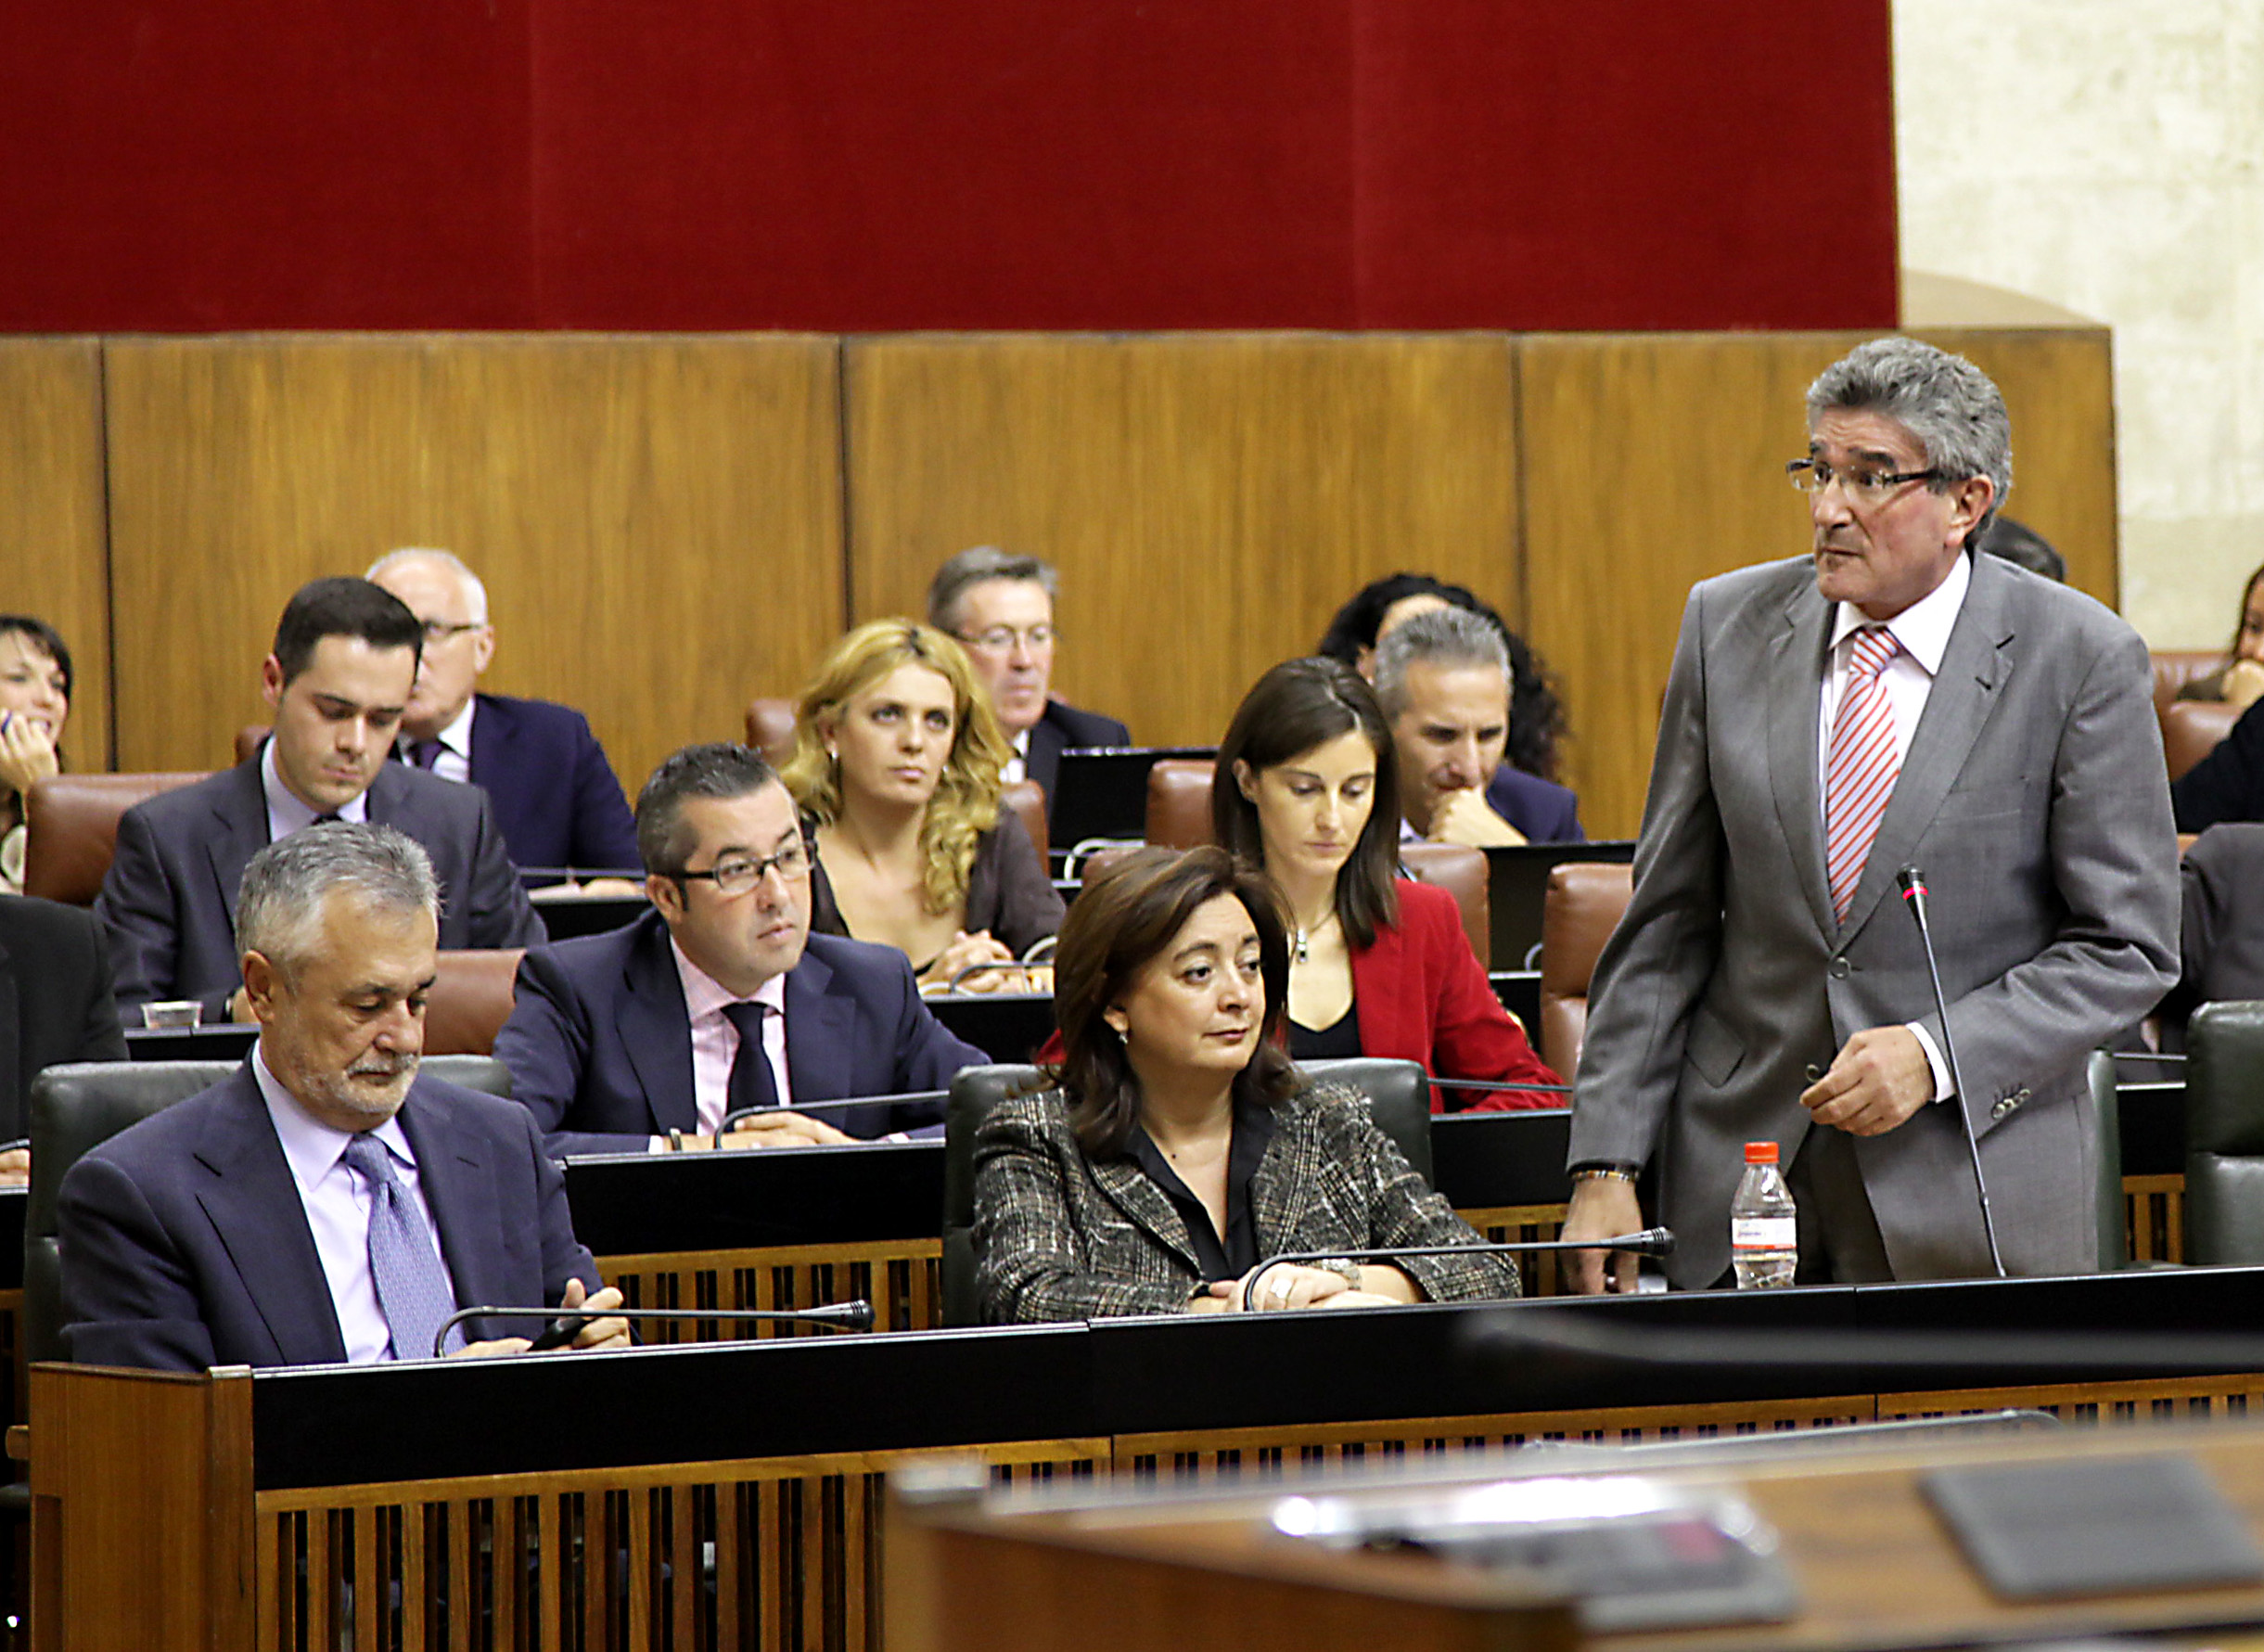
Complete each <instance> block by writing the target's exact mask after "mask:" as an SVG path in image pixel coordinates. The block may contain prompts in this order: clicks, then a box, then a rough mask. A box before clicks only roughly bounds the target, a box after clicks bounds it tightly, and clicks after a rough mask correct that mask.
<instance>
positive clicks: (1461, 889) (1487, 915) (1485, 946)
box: [1400, 843, 1493, 969]
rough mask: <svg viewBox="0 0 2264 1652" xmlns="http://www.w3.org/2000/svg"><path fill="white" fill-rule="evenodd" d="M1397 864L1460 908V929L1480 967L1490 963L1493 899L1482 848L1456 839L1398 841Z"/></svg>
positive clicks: (1491, 960) (1491, 955) (1491, 963)
mask: <svg viewBox="0 0 2264 1652" xmlns="http://www.w3.org/2000/svg"><path fill="white" fill-rule="evenodd" d="M1400 864H1401V865H1402V866H1404V867H1405V868H1406V869H1407V870H1408V871H1410V872H1412V873H1413V874H1414V876H1415V880H1416V881H1417V882H1418V883H1430V884H1436V885H1438V886H1439V888H1440V889H1442V890H1446V892H1447V893H1448V894H1450V895H1452V896H1453V897H1454V904H1455V905H1457V906H1459V907H1461V908H1462V932H1463V933H1464V934H1465V935H1467V936H1468V937H1469V938H1470V950H1471V951H1472V952H1474V953H1476V954H1477V961H1478V964H1479V966H1480V967H1482V968H1486V969H1491V968H1492V967H1493V899H1492V896H1491V895H1490V893H1489V892H1488V890H1489V889H1490V884H1489V882H1488V878H1489V877H1490V871H1489V869H1488V866H1487V864H1486V852H1485V851H1484V850H1482V849H1471V848H1468V847H1467V846H1465V845H1464V844H1460V843H1402V844H1401V845H1400Z"/></svg>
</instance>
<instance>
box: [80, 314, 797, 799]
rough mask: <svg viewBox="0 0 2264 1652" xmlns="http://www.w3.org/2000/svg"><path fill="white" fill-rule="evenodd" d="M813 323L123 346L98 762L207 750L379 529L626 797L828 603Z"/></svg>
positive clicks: (508, 678)
mask: <svg viewBox="0 0 2264 1652" xmlns="http://www.w3.org/2000/svg"><path fill="white" fill-rule="evenodd" d="M836 362H837V352H836V348H835V345H834V343H833V341H832V340H830V339H809V338H795V337H768V338H751V337H749V338H727V337H717V338H597V337H560V336H521V337H487V336H480V335H457V336H431V337H420V336H401V335H382V334H371V335H361V336H353V337H289V338H280V337H244V338H232V339H170V340H158V339H136V340H128V341H122V342H119V343H117V344H114V345H113V346H112V347H111V350H110V353H109V402H110V442H111V479H112V491H113V497H114V500H115V517H114V526H113V534H114V545H113V553H114V562H115V567H116V570H117V598H118V614H119V625H120V633H121V635H122V636H127V637H134V638H152V639H154V638H160V637H162V638H166V639H170V641H169V643H168V645H167V646H164V647H136V648H134V650H133V652H132V653H131V655H130V656H129V655H127V654H126V652H125V651H124V650H122V661H123V662H124V663H122V670H121V676H122V684H121V690H120V698H119V704H120V710H121V716H120V742H119V749H120V758H121V762H122V766H125V767H129V768H165V767H182V766H187V767H199V766H218V765H221V764H224V763H225V762H228V761H229V738H230V736H231V735H232V733H233V731H234V730H235V729H236V728H237V725H238V724H242V723H245V722H247V721H251V720H255V719H263V717H264V714H265V707H264V705H263V704H262V701H261V699H260V697H259V670H258V668H259V662H260V660H261V659H262V656H263V655H264V654H265V652H266V649H267V645H268V643H269V640H270V639H271V637H272V635H273V631H274V626H275V617H276V615H277V613H278V612H279V611H280V610H281V608H282V605H283V603H284V601H285V600H286V599H287V598H288V596H289V595H290V593H291V592H292V591H293V590H294V589H295V588H296V587H297V586H298V585H299V584H300V583H301V582H303V581H305V580H308V579H311V578H313V577H315V576H317V575H320V574H326V573H358V572H360V571H361V570H362V569H364V568H365V567H366V566H367V565H368V564H369V562H370V561H371V560H372V559H373V558H374V557H377V555H379V554H380V553H382V552H384V551H386V550H388V549H390V548H391V547H393V546H396V545H402V544H436V545H444V546H446V547H448V548H449V549H452V550H454V551H455V552H456V553H457V554H458V555H460V556H462V557H465V558H466V559H467V561H468V562H470V563H471V564H472V566H473V567H474V568H476V569H477V570H480V573H481V575H482V576H483V578H484V579H485V580H486V582H487V585H488V591H489V595H490V600H491V604H492V613H493V617H494V620H495V623H496V627H497V631H498V633H499V636H500V644H499V647H498V650H497V655H496V661H495V664H494V665H493V667H492V669H491V670H490V671H489V672H488V674H487V677H486V678H485V679H484V681H485V683H486V685H488V686H490V687H492V688H495V689H497V690H500V691H502V692H505V693H518V694H531V695H536V696H540V697H542V698H552V699H559V700H564V701H567V702H569V703H570V704H573V705H576V706H579V707H580V708H582V710H583V711H586V712H588V713H589V716H590V719H591V721H592V723H593V724H595V726H596V729H597V731H598V735H599V736H600V738H602V739H603V740H604V741H605V743H606V747H607V749H608V753H609V754H610V756H611V757H612V759H613V762H614V766H615V768H616V770H617V771H618V772H619V774H620V777H621V780H622V783H623V784H624V786H626V787H627V788H629V790H630V791H631V792H632V793H633V792H634V791H635V789H636V788H637V786H638V784H639V783H640V781H641V780H642V778H643V776H644V775H646V773H647V772H648V771H649V770H650V768H651V766H652V765H653V764H654V763H655V762H658V761H659V759H660V758H661V757H662V756H664V755H666V753H667V752H668V751H669V750H671V749H673V748H674V747H675V746H677V745H679V744H681V743H683V742H684V741H685V740H690V739H698V738H723V737H736V736H737V734H738V731H739V728H740V726H741V718H742V716H743V714H744V712H745V710H746V705H747V699H748V695H749V694H750V693H751V692H752V691H753V690H754V689H755V688H756V687H757V686H759V685H769V684H774V683H776V682H778V681H779V680H781V679H787V680H791V679H793V678H795V677H798V676H799V674H800V673H801V672H803V671H805V670H807V669H808V667H809V665H810V663H811V661H812V660H813V659H814V658H815V656H816V654H817V652H818V650H820V649H821V648H822V647H824V646H825V642H826V641H827V640H828V639H829V638H830V637H831V636H832V635H833V634H835V632H836V631H837V630H838V626H839V622H840V620H841V595H840V594H841V579H840V556H841V548H840V539H839V515H840V480H839V456H838V455H839V443H838V435H837V431H838V404H837V392H838V387H837V381H836Z"/></svg>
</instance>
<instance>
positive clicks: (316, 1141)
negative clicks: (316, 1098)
mask: <svg viewBox="0 0 2264 1652" xmlns="http://www.w3.org/2000/svg"><path fill="white" fill-rule="evenodd" d="M251 1078H252V1082H254V1083H256V1084H258V1085H259V1087H260V1098H261V1099H262V1101H264V1102H266V1103H267V1116H268V1118H270V1119H271V1120H273V1121H275V1139H276V1140H278V1141H280V1142H281V1143H282V1144H283V1157H284V1159H286V1160H287V1161H288V1163H289V1165H290V1167H291V1180H293V1181H294V1182H296V1183H298V1184H299V1191H300V1192H301V1194H306V1193H311V1192H313V1189H314V1185H315V1184H316V1183H318V1182H320V1181H321V1180H322V1179H323V1178H324V1177H325V1176H326V1175H328V1174H329V1173H330V1172H331V1171H332V1170H334V1169H335V1168H337V1165H338V1161H339V1158H340V1156H341V1155H343V1154H344V1153H345V1151H346V1144H347V1143H348V1142H350V1141H352V1140H353V1137H354V1133H353V1132H352V1131H350V1130H336V1129H333V1128H332V1127H331V1126H329V1125H327V1124H325V1123H324V1122H323V1121H321V1120H320V1119H317V1118H316V1117H315V1116H314V1115H313V1114H312V1113H310V1112H308V1111H307V1109H306V1108H305V1106H304V1105H303V1104H302V1103H301V1101H300V1099H299V1098H298V1097H297V1096H296V1095H292V1094H291V1093H290V1092H289V1091H288V1090H287V1089H285V1088H284V1087H283V1081H282V1080H281V1079H278V1078H277V1077H275V1070H274V1069H272V1068H270V1067H269V1066H268V1065H267V1046H266V1044H263V1043H262V1044H253V1045H252V1046H251ZM369 1133H370V1134H372V1135H374V1136H376V1137H377V1139H378V1140H379V1141H381V1142H383V1143H384V1144H385V1145H386V1146H387V1147H388V1148H389V1149H390V1151H391V1152H392V1155H393V1157H394V1158H395V1159H399V1160H400V1161H401V1162H402V1163H403V1164H405V1165H407V1166H409V1167H410V1168H411V1169H412V1170H414V1169H415V1168H416V1153H415V1152H413V1151H412V1150H411V1149H410V1146H409V1136H408V1133H407V1132H406V1131H404V1130H403V1129H402V1128H401V1115H400V1114H398V1113H396V1114H394V1115H393V1117H391V1118H390V1119H388V1120H387V1121H385V1122H384V1123H382V1124H380V1125H378V1126H377V1128H376V1129H375V1130H373V1131H371V1132H369Z"/></svg>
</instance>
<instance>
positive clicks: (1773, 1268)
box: [1730, 1142, 1800, 1290]
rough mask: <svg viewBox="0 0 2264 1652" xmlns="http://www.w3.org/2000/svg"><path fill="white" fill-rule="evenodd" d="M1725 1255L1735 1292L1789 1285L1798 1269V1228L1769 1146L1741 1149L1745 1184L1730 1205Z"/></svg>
mask: <svg viewBox="0 0 2264 1652" xmlns="http://www.w3.org/2000/svg"><path fill="white" fill-rule="evenodd" d="M1730 1250H1731V1255H1732V1258H1733V1262H1734V1265H1735V1267H1736V1269H1737V1288H1738V1289H1739V1290H1763V1289H1769V1288H1772V1287H1776V1286H1780V1285H1790V1284H1791V1283H1792V1276H1793V1274H1794V1271H1795V1270H1796V1269H1797V1268H1798V1267H1799V1265H1800V1237H1799V1227H1798V1224H1797V1222H1796V1221H1795V1219H1794V1215H1793V1202H1792V1194H1791V1193H1790V1192H1789V1191H1788V1190H1787V1189H1786V1188H1785V1186H1784V1174H1783V1172H1780V1171H1779V1170H1778V1169H1777V1145H1776V1144H1775V1143H1774V1142H1747V1143H1746V1174H1745V1179H1744V1180H1743V1181H1741V1182H1739V1183H1738V1184H1737V1197H1735V1198H1733V1199H1732V1200H1731V1201H1730Z"/></svg>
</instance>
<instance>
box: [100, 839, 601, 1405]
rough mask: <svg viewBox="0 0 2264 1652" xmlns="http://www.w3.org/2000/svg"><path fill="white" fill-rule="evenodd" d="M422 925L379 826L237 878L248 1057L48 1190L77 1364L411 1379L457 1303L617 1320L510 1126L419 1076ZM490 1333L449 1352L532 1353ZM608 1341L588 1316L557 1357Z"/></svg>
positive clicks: (427, 935) (302, 845)
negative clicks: (344, 1369)
mask: <svg viewBox="0 0 2264 1652" xmlns="http://www.w3.org/2000/svg"><path fill="white" fill-rule="evenodd" d="M439 907H440V891H439V886H438V884H437V882H436V881H435V879H434V877H433V873H432V863H431V862H430V860H429V859H428V857H427V856H426V854H425V852H424V851H423V850H422V849H421V848H419V847H418V846H417V844H416V842H415V841H414V840H412V839H409V838H408V837H406V836H404V835H403V834H402V833H401V832H398V831H396V830H394V829H393V828H392V827H390V826H354V825H348V824H344V823H339V824H333V825H325V826H313V827H311V828H309V829H308V830H305V831H301V832H294V833H293V834H291V835H290V836H289V837H288V838H285V839H282V840H281V841H279V842H276V843H272V844H270V845H268V846H267V847H266V848H265V849H263V850H262V851H261V852H259V853H258V854H256V855H254V856H253V857H252V859H251V862H250V864H249V865H248V866H246V867H245V869H244V877H243V882H242V886H241V889H240V890H239V892H238V894H237V912H236V923H237V953H238V954H239V957H240V960H241V967H242V971H243V982H244V994H245V997H246V999H247V1000H248V1001H249V1005H250V1010H251V1014H252V1017H253V1018H254V1019H256V1020H257V1021H258V1022H259V1025H260V1038H259V1042H258V1043H257V1044H254V1045H253V1046H252V1050H251V1054H250V1055H249V1057H247V1058H246V1059H245V1061H244V1064H243V1066H242V1067H241V1068H239V1069H237V1071H236V1072H235V1073H234V1074H232V1075H231V1076H230V1077H229V1078H227V1079H226V1080H224V1082H221V1083H218V1084H215V1085H214V1086H213V1087H212V1088H211V1089H210V1090H206V1091H204V1092H202V1093H201V1094H200V1095H193V1096H191V1097H189V1099H187V1100H186V1101H184V1102H181V1103H178V1104H177V1105H175V1106H173V1107H171V1108H166V1109H165V1110H164V1111H163V1112H161V1113H159V1114H157V1115H155V1116H154V1117H152V1118H149V1119H146V1120H144V1121H142V1122H141V1123H139V1124H136V1125H134V1127H133V1128H132V1129H130V1130H127V1131H124V1132H122V1133H120V1134H118V1135H116V1136H114V1137H112V1138H111V1139H110V1140H109V1141H108V1142H106V1143H104V1144H103V1145H102V1146H98V1147H96V1148H95V1149H94V1150H93V1151H92V1152H90V1153H88V1154H87V1156H86V1157H85V1158H84V1159H81V1160H80V1161H79V1162H78V1163H77V1164H75V1165H73V1166H72V1167H71V1169H70V1173H69V1174H68V1175H66V1176H65V1177H64V1178H63V1186H62V1193H61V1200H60V1212H59V1220H60V1232H61V1241H62V1253H63V1309H64V1320H65V1327H64V1333H63V1335H64V1339H65V1343H66V1345H67V1347H68V1348H69V1349H70V1357H71V1358H72V1359H74V1360H78V1361H81V1362H83V1363H87V1364H103V1365H140V1366H149V1367H154V1368H157V1369H160V1370H180V1371H198V1370H202V1369H204V1368H205V1367H207V1366H209V1365H304V1364H335V1363H338V1362H352V1363H355V1364H368V1363H374V1362H377V1361H382V1360H409V1359H420V1358H426V1357H429V1356H430V1354H431V1352H432V1349H433V1342H434V1338H436V1336H438V1334H439V1333H440V1330H441V1325H443V1324H444V1323H445V1322H446V1321H447V1319H448V1317H449V1316H450V1315H451V1314H453V1313H455V1312H456V1309H457V1307H458V1306H459V1304H462V1305H469V1304H472V1303H476V1302H478V1303H486V1302H493V1303H504V1304H511V1305H518V1304H529V1305H531V1304H535V1303H543V1304H547V1305H549V1306H552V1307H556V1308H562V1309H573V1308H580V1309H583V1310H584V1311H591V1310H595V1311H596V1312H599V1313H603V1312H604V1311H606V1310H608V1309H612V1308H616V1307H619V1306H620V1292H619V1291H618V1290H615V1289H612V1288H610V1287H608V1288H607V1289H604V1290H599V1289H597V1284H598V1279H597V1270H596V1267H595V1264H594V1263H593V1262H592V1261H591V1259H590V1253H589V1252H588V1251H587V1250H586V1249H583V1248H582V1246H581V1245H579V1244H578V1243H576V1242H575V1239H574V1232H573V1225H572V1223H571V1221H570V1219H569V1214H568V1211H567V1208H566V1191H565V1185H564V1184H563V1183H562V1182H561V1180H560V1178H559V1175H558V1172H557V1170H556V1167H555V1166H553V1165H552V1163H551V1162H550V1159H548V1157H547V1156H545V1155H544V1151H543V1144H542V1140H541V1138H540V1137H539V1136H538V1135H537V1134H536V1133H535V1130H534V1126H533V1122H532V1121H531V1119H530V1117H529V1116H528V1113H527V1109H526V1108H522V1107H520V1106H518V1104H517V1103H515V1102H510V1101H505V1100H502V1099H500V1098H498V1097H496V1096H492V1095H480V1094H478V1093H477V1092H474V1091H470V1090H465V1089H461V1088H459V1087H458V1086H456V1085H454V1084H449V1083H444V1082H441V1081H440V1080H438V1079H434V1078H428V1077H422V1076H420V1075H419V1074H418V1072H417V1062H418V1057H420V1055H421V1054H422V1052H423V1049H424V1041H425V999H426V994H427V993H428V992H430V990H431V987H432V980H433V970H434V951H435V946H434V943H435V937H436V935H437V933H438V922H439ZM592 1293H595V1294H592ZM497 1328H498V1327H491V1326H490V1325H487V1324H485V1323H484V1322H482V1321H480V1320H472V1321H469V1322H467V1325H463V1326H459V1327H457V1328H456V1329H454V1330H453V1331H451V1332H450V1333H449V1342H448V1349H449V1351H450V1352H452V1353H508V1352H515V1351H518V1350H520V1349H523V1348H525V1347H526V1346H527V1341H526V1339H525V1338H523V1337H505V1338H500V1339H496V1340H483V1338H491V1337H493V1336H495V1333H496V1330H497ZM511 1328H513V1329H522V1328H523V1329H534V1328H537V1327H536V1326H533V1325H516V1324H515V1325H513V1326H512V1327H511ZM628 1340H629V1331H628V1326H627V1325H626V1324H625V1323H624V1322H623V1321H621V1320H620V1319H616V1318H599V1319H594V1320H592V1321H591V1322H590V1323H588V1324H586V1325H583V1326H582V1330H581V1333H580V1334H579V1335H578V1336H577V1337H576V1338H575V1339H574V1346H575V1347H576V1348H603V1347H624V1346H626V1345H627V1343H628Z"/></svg>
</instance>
